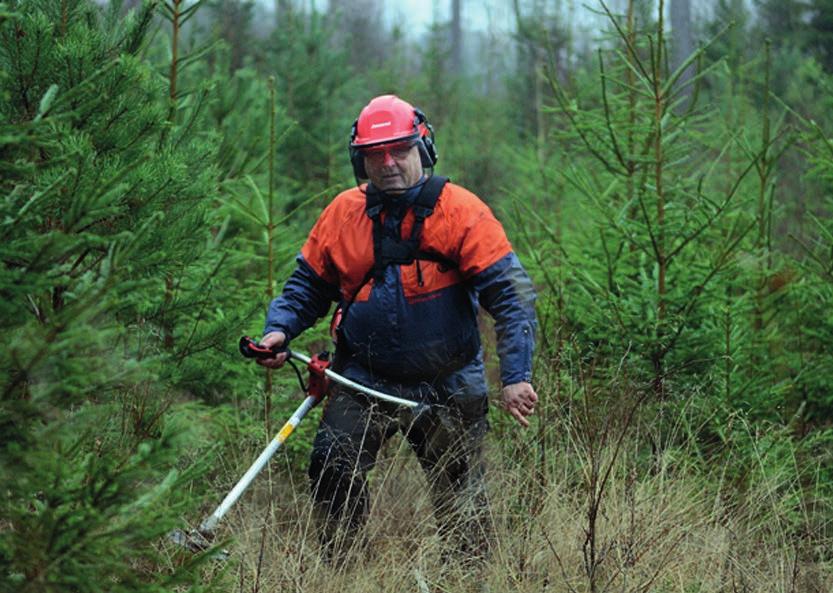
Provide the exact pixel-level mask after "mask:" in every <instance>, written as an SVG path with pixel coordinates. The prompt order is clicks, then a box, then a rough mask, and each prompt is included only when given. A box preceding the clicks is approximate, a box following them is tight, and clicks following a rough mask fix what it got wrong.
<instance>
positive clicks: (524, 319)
mask: <svg viewBox="0 0 833 593" xmlns="http://www.w3.org/2000/svg"><path fill="white" fill-rule="evenodd" d="M365 190H366V187H365V186H362V187H355V188H352V189H349V190H347V191H345V192H342V193H341V194H339V195H338V196H337V197H336V198H335V199H334V200H333V201H332V202H331V203H330V204H329V206H327V208H325V210H324V211H323V213H322V214H321V216H320V217H319V219H318V221H317V222H316V224H315V226H314V227H313V229H312V231H311V232H310V234H309V237H308V238H307V241H306V242H305V244H304V246H303V248H302V249H301V253H300V255H299V257H298V269H297V270H296V271H295V273H293V276H292V277H291V278H290V280H289V281H288V282H287V284H286V286H285V287H284V291H283V294H282V295H281V296H279V297H278V298H276V299H275V300H274V301H273V302H272V304H271V305H270V309H269V314H268V316H267V324H266V332H269V331H274V330H278V329H279V330H281V331H283V332H284V333H286V334H287V336H288V337H289V338H292V337H295V336H297V335H298V334H299V333H300V332H301V331H303V330H304V329H306V328H307V327H309V326H310V325H312V324H313V323H314V322H315V320H316V319H317V318H318V317H320V316H322V315H325V314H326V312H327V310H328V309H329V306H330V304H331V302H332V301H333V300H336V301H340V302H341V303H342V304H345V303H351V304H350V306H349V307H348V309H347V314H346V317H345V319H344V320H343V323H342V333H341V336H342V339H343V340H344V341H345V343H344V344H339V346H340V348H341V347H344V348H345V351H346V352H348V353H349V355H350V356H351V357H352V358H353V359H354V360H356V361H358V362H359V363H361V364H362V365H363V366H364V367H365V368H367V369H370V370H371V371H372V372H373V373H374V374H378V375H380V376H383V377H388V378H393V379H398V380H403V381H424V380H433V379H435V378H437V377H441V376H444V375H447V374H448V373H450V372H453V371H455V370H458V369H460V368H462V367H463V366H465V365H466V364H467V363H469V362H471V361H472V360H473V359H474V358H475V357H476V356H477V355H478V353H479V351H480V339H479V333H478V328H477V305H478V303H479V304H480V305H482V306H483V307H484V308H485V309H486V310H487V311H488V312H489V313H490V314H492V316H493V317H495V321H496V324H495V327H496V331H497V334H498V353H499V354H500V358H501V378H502V381H503V383H504V384H510V383H515V382H518V381H524V380H525V381H529V380H530V378H531V370H532V351H533V347H534V334H535V313H534V306H533V305H534V298H535V295H534V291H533V289H532V283H531V281H530V280H529V277H528V276H527V274H526V272H525V271H524V270H523V267H522V266H521V264H520V262H519V261H518V258H517V257H516V256H515V254H514V252H513V251H512V246H511V244H510V243H509V240H508V239H507V238H506V234H505V232H504V230H503V227H502V226H501V224H500V222H498V220H497V219H496V218H495V216H494V215H493V214H492V212H491V210H490V209H489V207H488V206H487V205H486V204H484V203H483V202H482V201H481V200H480V199H479V198H478V197H477V196H475V195H474V194H473V193H471V192H469V191H467V190H466V189H464V188H462V187H460V186H458V185H455V184H452V183H446V185H445V187H444V188H443V190H442V192H441V193H440V196H439V198H438V200H437V203H436V205H435V207H434V210H433V213H432V214H431V215H430V216H429V217H428V218H426V219H425V222H424V226H423V229H422V233H421V237H420V244H419V249H420V250H421V251H427V252H431V253H434V254H437V255H440V256H442V257H443V258H445V259H446V260H450V261H452V262H454V263H455V264H456V267H455V268H450V267H448V266H446V265H444V264H442V263H437V262H432V261H425V260H422V261H420V260H417V261H416V262H414V263H412V264H410V265H390V266H388V268H387V269H386V270H385V276H384V282H381V283H377V282H376V280H374V279H372V278H368V276H369V274H368V272H369V271H370V269H371V268H372V266H373V263H374V253H373V228H372V227H373V224H372V221H371V219H370V218H369V217H368V215H367V213H366V212H365V206H366V195H365ZM417 191H418V188H417V189H415V190H412V191H410V192H408V193H406V194H405V195H403V196H399V197H397V198H396V199H395V200H393V201H392V202H391V203H390V205H389V206H387V207H386V208H385V210H384V211H383V213H382V222H383V224H384V229H385V232H388V233H398V234H399V236H400V237H403V238H407V237H410V236H411V228H412V226H413V223H414V213H413V211H412V210H411V209H410V208H409V205H410V203H411V202H412V201H413V199H414V197H415V195H416V193H417ZM417 267H419V271H418V270H417ZM363 283H364V284H363Z"/></svg>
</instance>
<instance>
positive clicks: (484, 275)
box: [472, 251, 537, 386]
mask: <svg viewBox="0 0 833 593" xmlns="http://www.w3.org/2000/svg"><path fill="white" fill-rule="evenodd" d="M472 282H473V284H474V289H475V290H476V291H477V295H478V300H479V302H480V305H481V306H482V307H483V308H484V309H486V311H487V312H488V313H489V314H490V315H491V316H492V317H493V318H494V320H495V332H496V333H497V351H498V356H499V357H500V379H501V382H502V383H503V385H504V386H506V385H512V384H514V383H519V382H521V381H527V382H529V381H531V380H532V354H533V352H534V350H535V331H536V329H537V322H536V320H535V290H534V288H533V286H532V281H531V280H530V278H529V276H528V275H527V273H526V270H524V268H523V266H522V265H521V262H520V260H518V256H517V255H515V253H514V252H513V251H510V252H509V253H508V254H507V255H505V256H503V257H502V258H500V259H499V260H498V261H496V262H495V263H494V264H492V265H491V266H489V267H487V268H486V269H484V270H483V271H481V272H479V273H477V274H475V275H474V276H473V277H472Z"/></svg>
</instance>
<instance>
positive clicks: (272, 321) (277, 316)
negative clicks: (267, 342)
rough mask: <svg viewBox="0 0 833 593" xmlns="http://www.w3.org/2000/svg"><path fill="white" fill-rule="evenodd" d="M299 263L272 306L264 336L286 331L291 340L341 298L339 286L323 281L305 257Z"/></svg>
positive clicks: (299, 256) (310, 325)
mask: <svg viewBox="0 0 833 593" xmlns="http://www.w3.org/2000/svg"><path fill="white" fill-rule="evenodd" d="M297 261H298V267H297V268H296V269H295V271H294V272H293V273H292V275H291V276H290V277H289V280H287V281H286V284H285V285H284V287H283V292H282V293H281V295H280V296H278V297H277V298H275V299H274V300H273V301H272V303H271V304H270V305H269V311H268V312H267V314H266V328H265V329H264V330H263V333H264V335H265V334H267V333H269V332H273V331H282V332H284V333H285V334H286V337H287V339H288V340H291V339H293V338H295V337H297V336H298V334H300V333H301V332H303V331H304V330H305V329H308V328H310V327H312V326H313V325H314V324H315V322H316V321H317V320H318V319H319V318H321V317H323V316H324V315H326V314H327V312H328V311H329V310H330V304H331V303H332V302H333V301H337V300H338V299H339V298H340V295H339V290H338V287H337V286H336V285H334V284H331V283H329V282H327V281H326V280H324V279H323V278H321V276H319V275H318V274H317V273H316V272H315V270H313V269H312V267H311V266H310V265H309V264H308V263H307V261H306V260H305V259H304V256H303V255H298V258H297Z"/></svg>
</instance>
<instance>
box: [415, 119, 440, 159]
mask: <svg viewBox="0 0 833 593" xmlns="http://www.w3.org/2000/svg"><path fill="white" fill-rule="evenodd" d="M414 127H415V128H416V129H417V130H419V132H420V136H419V142H418V143H417V146H419V158H420V160H421V161H422V168H423V169H433V168H434V166H435V165H436V164H437V159H438V158H439V154H437V145H436V144H434V128H433V127H431V124H429V123H428V118H427V117H425V114H424V113H423V112H422V111H421V110H420V109H417V108H416V107H414ZM423 130H424V133H423Z"/></svg>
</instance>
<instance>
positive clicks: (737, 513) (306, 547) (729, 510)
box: [222, 418, 833, 593]
mask: <svg viewBox="0 0 833 593" xmlns="http://www.w3.org/2000/svg"><path fill="white" fill-rule="evenodd" d="M562 420H563V418H562ZM555 426H560V427H561V428H560V429H558V430H560V432H561V438H555V439H554V441H555V444H554V445H553V449H552V450H551V451H549V452H548V456H547V459H548V460H549V461H548V463H547V467H546V468H545V469H544V471H543V472H542V471H540V467H536V464H537V463H538V461H537V459H538V458H537V455H536V453H535V451H536V445H535V443H534V441H533V438H534V435H533V433H532V432H531V431H530V432H528V433H524V434H519V433H518V432H506V431H503V432H504V439H506V435H510V436H509V437H508V438H509V439H510V440H512V441H513V442H511V443H507V442H505V440H504V442H502V443H498V442H497V440H496V435H495V434H493V438H492V439H491V443H490V445H491V447H490V451H489V460H490V468H489V491H490V496H491V511H492V513H493V515H494V519H495V523H496V528H497V533H496V542H495V544H496V545H495V551H494V554H493V556H492V558H491V560H490V562H489V563H488V565H487V566H486V567H485V568H484V569H483V570H482V572H480V573H472V572H466V571H465V570H463V569H462V568H461V567H459V566H455V565H454V564H453V563H443V562H442V561H441V559H440V555H439V540H438V538H437V536H436V532H435V527H434V522H433V517H432V514H431V507H430V501H429V499H428V496H427V493H426V487H427V485H426V483H425V479H424V477H423V475H422V472H421V470H420V468H419V466H418V464H417V462H416V460H415V459H414V456H413V454H412V453H411V452H410V450H409V449H408V447H407V445H406V444H404V442H403V441H402V439H400V438H396V439H394V440H393V441H392V442H391V443H389V445H388V446H387V447H386V449H385V450H384V451H383V454H382V456H381V461H380V463H379V465H378V467H377V468H376V469H375V470H374V473H373V474H372V483H371V490H372V510H371V519H370V521H369V523H368V525H367V529H366V536H367V537H366V543H365V544H363V545H359V546H355V547H354V549H352V550H350V557H349V561H348V562H347V567H346V568H344V569H341V570H336V569H333V568H331V567H330V566H328V565H326V564H324V563H323V562H322V561H321V560H320V558H319V555H318V549H317V542H316V537H315V530H314V522H313V518H312V513H311V507H310V503H309V497H308V494H307V485H306V481H305V480H303V479H301V478H298V473H297V471H296V474H295V476H296V480H297V483H292V482H291V481H288V480H287V476H290V475H292V474H291V473H290V472H288V469H287V468H286V467H280V463H279V462H276V463H274V464H273V467H272V475H271V478H270V477H267V476H263V478H262V479H260V480H259V481H258V482H257V483H256V485H255V487H254V488H253V492H250V493H247V495H246V497H244V499H243V501H242V502H241V504H240V505H239V506H238V507H237V508H236V509H234V510H233V512H232V513H231V514H230V515H229V516H228V518H227V520H226V522H225V525H224V527H223V529H224V530H225V534H227V535H229V536H233V537H234V538H235V541H234V543H233V546H232V550H233V554H234V560H233V561H232V563H231V565H230V566H229V567H228V571H227V572H226V573H225V575H223V577H222V579H223V580H224V582H226V583H227V585H226V587H225V588H227V590H229V591H241V592H250V591H251V592H254V591H258V592H259V591H270V592H271V591H315V592H319V593H327V592H333V593H336V592H338V593H348V592H352V591H355V592H365V591H415V592H420V593H422V592H425V591H455V592H456V591H461V592H465V591H481V590H489V591H522V592H526V591H529V592H533V591H535V592H540V591H554V592H570V593H573V592H575V593H584V592H592V593H602V592H621V593H631V592H634V593H635V592H649V591H650V592H669V593H670V592H679V593H695V592H697V593H712V592H714V593H718V592H720V593H736V592H737V593H740V592H743V593H758V592H760V593H815V592H818V593H822V592H824V593H827V592H829V591H833V574H831V571H830V564H829V562H828V563H827V564H824V563H823V561H822V560H820V559H818V558H816V556H818V553H817V552H818V551H819V549H823V544H824V543H825V542H824V541H823V540H822V539H821V537H822V536H821V535H820V534H819V533H818V530H816V531H815V532H812V531H811V530H809V527H807V526H809V524H810V523H811V518H810V517H809V515H808V516H806V517H802V516H801V509H802V508H803V507H802V505H801V504H798V506H796V503H795V496H796V493H797V492H798V488H799V485H798V481H797V478H795V476H794V475H793V476H791V475H789V474H786V473H785V474H779V473H777V472H775V473H774V474H773V473H772V472H769V473H767V471H764V469H763V468H764V465H765V464H764V462H765V459H764V458H763V457H762V458H761V459H759V461H760V467H758V468H754V467H753V468H750V472H749V477H748V479H747V482H748V485H747V486H746V487H745V488H744V489H743V492H742V494H741V493H740V492H737V495H736V496H735V497H734V498H733V497H730V496H728V495H727V492H730V491H732V490H731V489H730V488H727V487H725V486H726V485H725V484H723V485H721V484H720V483H719V482H720V479H721V478H720V477H721V476H724V473H723V472H722V471H721V468H719V467H713V468H705V469H704V468H703V467H699V469H695V467H694V464H687V463H686V462H685V461H681V459H683V460H684V459H685V458H686V456H685V454H684V451H683V452H681V451H680V450H679V449H671V448H670V447H669V448H668V450H666V451H661V452H657V453H656V454H655V455H656V458H655V460H654V462H653V463H652V464H649V466H648V467H647V469H646V464H645V463H644V459H643V461H642V463H640V462H639V461H638V460H639V459H640V457H639V451H640V441H641V440H642V439H641V438H640V437H639V436H638V434H636V433H638V431H636V430H630V431H629V434H628V437H627V439H625V440H624V441H623V442H622V445H621V446H620V447H619V449H618V450H617V449H616V448H615V446H614V444H613V442H614V441H615V439H607V441H606V442H607V444H606V445H605V446H603V447H601V448H599V449H598V450H596V452H595V460H596V461H595V463H596V465H597V466H598V467H599V468H601V469H602V470H604V469H605V468H607V467H609V468H610V474H609V476H610V477H609V479H608V481H607V482H606V487H605V488H604V491H603V493H602V495H601V497H600V498H599V500H600V503H599V504H598V505H597V507H598V514H597V517H596V521H595V526H594V527H593V528H591V525H590V521H589V518H588V516H589V515H588V511H589V509H590V506H591V501H592V500H594V498H593V497H592V496H591V494H592V489H591V488H590V484H591V482H590V477H591V475H592V467H593V463H592V460H591V459H590V458H589V457H588V453H587V451H588V449H587V447H586V445H587V442H589V441H582V435H581V432H580V429H577V425H576V424H564V423H561V424H556V425H554V429H556V428H555ZM585 428H586V427H585ZM608 428H609V429H610V430H614V429H612V428H610V427H608ZM630 433H634V434H630ZM593 442H597V441H593ZM724 478H725V476H724ZM233 479H234V478H233V477H232V478H230V483H229V485H230V484H231V481H232V480H233ZM716 482H718V483H717V484H716ZM270 489H271V494H270ZM796 509H798V511H797V512H798V516H795V513H796ZM804 527H807V529H806V530H804ZM591 531H592V532H593V538H594V541H593V542H592V546H593V548H594V558H595V560H593V561H592V562H591V560H590V558H589V548H590V546H591V542H590V539H589V535H588V534H589V533H590V532H591ZM808 533H809V534H811V535H808Z"/></svg>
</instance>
